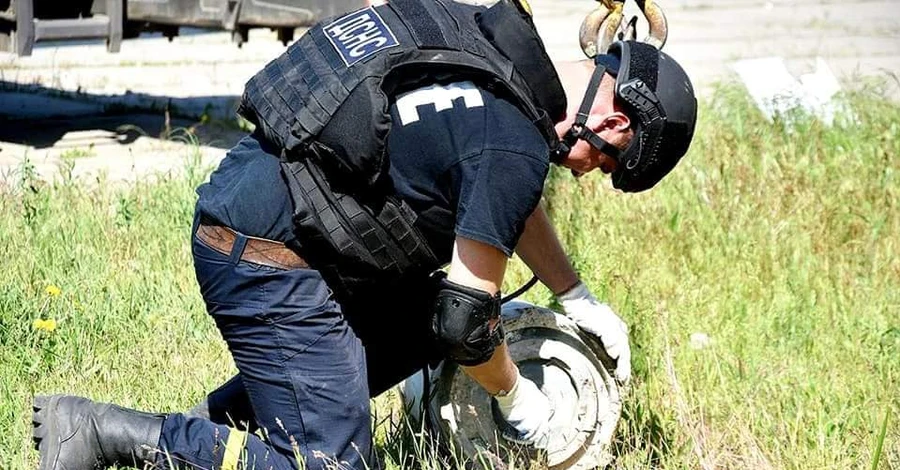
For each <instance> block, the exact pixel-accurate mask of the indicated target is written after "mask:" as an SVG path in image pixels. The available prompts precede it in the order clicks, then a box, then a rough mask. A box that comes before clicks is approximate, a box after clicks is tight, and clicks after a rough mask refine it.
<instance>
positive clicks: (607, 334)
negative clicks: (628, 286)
mask: <svg viewBox="0 0 900 470" xmlns="http://www.w3.org/2000/svg"><path fill="white" fill-rule="evenodd" d="M557 300H558V301H559V303H560V305H562V308H563V311H564V312H565V314H566V316H568V317H569V318H571V319H572V320H574V321H575V324H577V325H578V327H579V328H581V329H582V330H584V331H585V332H587V333H589V334H592V335H594V336H596V337H597V339H599V340H600V343H601V344H603V347H604V349H606V354H608V355H609V357H610V358H612V359H613V360H615V361H616V379H618V380H619V381H620V382H622V383H626V382H628V380H629V379H630V378H631V348H630V346H629V345H628V326H626V325H625V322H623V321H622V319H621V318H619V316H618V315H616V312H614V311H613V309H612V308H610V306H609V305H607V304H605V303H601V302H599V301H598V300H597V299H596V298H594V295H593V294H591V292H590V291H589V290H588V288H587V286H585V285H584V283H582V282H581V281H579V282H578V284H576V285H575V287H573V288H571V289H569V290H568V291H566V292H564V293H562V294H560V295H559V296H557Z"/></svg>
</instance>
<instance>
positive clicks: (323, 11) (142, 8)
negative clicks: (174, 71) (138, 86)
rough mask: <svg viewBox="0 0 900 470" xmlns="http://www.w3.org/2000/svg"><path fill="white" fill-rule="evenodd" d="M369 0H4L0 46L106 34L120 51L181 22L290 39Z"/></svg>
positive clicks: (169, 32) (15, 48)
mask: <svg viewBox="0 0 900 470" xmlns="http://www.w3.org/2000/svg"><path fill="white" fill-rule="evenodd" d="M368 3H369V0H0V50H5V51H10V52H14V53H16V54H18V55H20V56H25V55H30V54H31V50H32V48H33V47H34V43H35V42H38V41H46V40H65V39H105V40H106V43H107V49H108V50H109V51H110V52H118V51H119V47H120V45H121V42H122V40H123V38H124V39H128V38H134V37H137V36H138V35H139V34H140V33H141V32H144V31H157V32H162V34H164V35H165V36H166V37H168V38H169V39H171V38H173V37H175V36H177V35H178V33H179V29H180V28H181V27H195V28H209V29H218V30H225V31H231V33H232V37H233V38H234V41H235V43H236V44H238V46H240V45H241V44H243V43H244V42H246V41H247V38H248V34H249V31H250V29H251V28H270V29H273V30H275V31H277V32H278V39H279V40H281V41H282V42H283V43H284V44H287V43H289V42H291V41H292V40H293V39H294V30H295V29H296V28H301V27H306V26H310V25H311V24H313V23H314V22H315V21H317V20H318V19H320V18H323V17H327V16H331V15H336V14H340V13H343V12H346V11H350V10H352V9H355V8H359V7H362V6H365V5H366V4H368Z"/></svg>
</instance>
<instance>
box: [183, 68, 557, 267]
mask: <svg viewBox="0 0 900 470" xmlns="http://www.w3.org/2000/svg"><path fill="white" fill-rule="evenodd" d="M390 112H391V117H392V119H393V125H392V128H391V133H390V135H389V137H388V155H389V158H390V164H391V167H390V175H391V177H392V179H393V182H394V186H395V188H396V190H397V193H398V195H399V196H400V197H401V198H403V199H404V200H406V202H407V203H408V204H409V205H410V206H411V207H412V208H413V210H415V211H416V212H417V213H418V214H419V219H418V221H417V226H418V228H419V229H420V230H421V231H422V233H423V234H424V235H425V237H426V238H427V239H428V241H429V244H430V245H431V247H432V249H433V250H434V252H435V253H436V254H437V255H438V257H439V258H440V259H441V260H443V261H445V262H447V261H449V260H450V255H451V253H452V248H453V239H454V237H455V236H456V235H459V236H462V237H465V238H469V239H474V240H478V241H481V242H484V243H487V244H489V245H492V246H494V247H496V248H497V249H499V250H501V251H503V253H505V254H506V255H507V256H511V255H512V253H513V250H514V249H515V246H516V244H517V243H518V240H519V237H520V236H521V234H522V230H523V229H524V224H525V220H526V219H527V218H528V216H529V215H530V214H531V212H533V211H534V209H535V207H536V206H537V204H538V202H539V200H540V197H541V193H542V192H543V185H544V180H545V178H546V176H547V171H548V170H549V154H548V149H547V144H546V143H545V141H544V140H543V138H542V137H541V135H540V134H539V133H538V131H537V129H536V128H535V127H534V126H533V125H532V124H531V122H530V121H529V120H528V119H527V118H526V117H525V115H523V114H522V113H521V112H520V111H519V110H518V109H517V108H516V107H515V106H513V105H512V104H511V103H509V102H508V101H506V100H503V99H499V98H497V97H495V96H494V95H492V94H491V93H488V92H487V91H484V90H481V89H478V88H476V87H475V86H474V85H473V84H472V83H470V82H460V83H454V84H450V85H444V86H437V85H435V86H430V87H425V88H421V89H418V90H415V91H412V92H409V93H406V94H404V95H401V96H399V97H397V100H396V102H395V103H394V104H393V105H392V106H391V109H390ZM360 132H364V131H363V130H360ZM277 155H278V151H277V150H276V149H271V148H266V145H265V144H264V143H261V142H260V140H259V139H257V138H256V137H255V136H253V135H251V136H248V137H246V138H244V139H243V140H242V141H241V142H240V143H238V145H236V146H235V147H234V148H233V149H231V150H230V151H229V152H228V155H226V157H225V158H224V159H223V160H222V162H221V164H220V166H219V168H218V169H217V170H216V171H215V172H213V174H212V175H211V176H210V181H209V183H206V184H204V185H202V186H200V187H199V188H198V189H197V193H198V195H199V200H198V202H197V207H198V210H199V211H200V212H201V213H202V214H203V215H205V216H207V217H209V218H212V219H214V220H217V221H219V222H220V223H222V224H224V225H227V226H229V227H231V228H233V229H235V230H237V231H239V232H242V233H244V234H246V235H250V236H255V237H261V238H268V239H272V240H279V241H287V240H289V239H290V237H292V234H291V224H292V222H291V213H292V203H291V199H290V195H289V194H288V189H287V185H286V184H285V183H284V180H283V178H282V176H281V168H280V166H279V163H278V157H277ZM301 243H302V240H301Z"/></svg>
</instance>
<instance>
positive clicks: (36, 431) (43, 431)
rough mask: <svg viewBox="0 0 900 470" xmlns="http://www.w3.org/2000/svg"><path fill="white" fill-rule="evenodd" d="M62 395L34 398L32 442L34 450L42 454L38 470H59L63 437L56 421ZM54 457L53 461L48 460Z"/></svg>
mask: <svg viewBox="0 0 900 470" xmlns="http://www.w3.org/2000/svg"><path fill="white" fill-rule="evenodd" d="M60 398H61V396H60V395H52V396H46V395H38V396H35V397H34V403H33V405H32V409H33V413H32V415H31V423H32V433H31V436H32V440H33V441H34V448H35V449H37V451H38V453H39V454H40V466H39V467H38V470H53V469H57V465H56V464H57V460H58V459H59V450H60V446H61V444H62V442H63V441H64V439H63V437H64V436H60V435H59V424H58V422H57V420H56V419H54V418H55V417H56V408H57V405H58V404H59V399H60ZM48 456H52V459H48Z"/></svg>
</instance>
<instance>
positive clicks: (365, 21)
mask: <svg viewBox="0 0 900 470" xmlns="http://www.w3.org/2000/svg"><path fill="white" fill-rule="evenodd" d="M462 80H470V81H472V82H474V83H475V84H476V85H477V86H479V87H482V88H484V89H486V90H489V91H491V92H492V93H494V94H497V95H498V96H501V97H503V98H506V99H508V100H510V101H511V102H512V103H514V104H516V105H517V106H518V108H519V109H520V110H521V111H522V112H523V113H524V114H525V115H526V116H527V117H528V118H529V119H531V121H532V122H533V123H534V124H535V126H536V127H537V129H538V130H539V131H540V132H541V135H543V136H544V137H545V139H546V140H547V142H548V144H549V145H550V148H551V149H553V148H556V146H557V144H558V140H557V135H556V132H555V130H554V127H553V124H554V123H555V122H556V121H558V120H560V119H561V118H562V117H563V115H564V113H565V110H566V100H565V94H564V92H563V89H562V86H561V84H560V82H559V77H558V76H557V75H556V72H555V70H554V68H553V65H552V63H551V61H550V59H549V57H547V54H546V51H545V49H544V46H543V43H542V41H541V40H540V38H539V36H538V34H537V32H536V30H535V28H534V24H533V23H532V21H531V18H530V16H528V15H527V14H526V13H525V12H524V10H523V9H522V8H521V7H517V6H514V5H512V4H510V3H508V2H507V1H506V0H501V1H500V2H499V3H497V4H496V5H494V6H492V7H490V8H485V7H480V6H473V5H465V4H461V3H456V2H454V1H452V0H391V1H390V2H389V3H388V4H385V5H379V6H375V7H368V8H364V9H361V10H357V11H354V12H351V13H348V14H345V15H343V16H340V17H337V18H335V19H329V20H325V21H322V22H320V23H319V24H318V25H316V26H314V27H313V28H311V29H310V30H309V31H308V32H307V33H305V34H304V35H303V36H302V37H301V38H300V39H299V40H298V41H297V42H295V43H294V44H292V45H291V46H290V47H289V48H288V49H287V50H286V51H285V53H283V54H282V55H281V56H279V57H278V58H276V59H274V60H273V61H271V62H270V63H269V64H267V65H266V66H265V67H264V68H263V69H262V70H261V71H260V72H259V73H257V74H256V75H255V76H253V77H252V78H251V79H250V80H249V81H248V82H247V84H246V87H245V91H244V95H243V97H242V100H241V105H240V108H239V110H238V112H239V113H240V114H241V115H242V116H243V117H244V118H246V119H247V120H248V121H250V122H252V123H253V124H254V125H256V127H257V129H258V130H259V131H260V132H262V134H263V136H264V137H265V138H266V139H267V140H269V141H270V142H271V143H273V144H274V145H277V146H278V147H279V148H281V149H282V155H281V157H282V169H283V173H284V176H285V179H286V181H287V184H288V186H289V190H290V194H291V197H292V199H293V202H294V214H293V220H294V231H295V235H296V243H297V245H296V246H294V247H293V248H294V249H296V250H298V251H299V252H300V253H301V255H303V256H304V257H305V258H306V259H307V261H308V262H309V263H310V264H311V265H312V266H313V267H315V268H316V269H318V270H320V271H321V272H322V274H323V276H324V277H325V279H326V280H327V281H328V282H329V285H331V286H332V288H333V289H334V290H335V293H336V294H338V296H339V297H343V298H345V299H346V298H348V297H350V296H353V295H354V294H357V293H360V292H361V291H362V290H364V289H365V287H366V286H367V285H371V284H372V282H371V281H372V280H375V281H377V280H379V279H386V278H388V277H392V278H399V277H401V276H402V275H403V274H406V273H428V272H431V271H433V270H435V269H438V268H440V266H441V265H443V264H445V263H446V262H448V261H449V260H439V259H437V258H436V257H435V256H434V254H433V253H432V251H431V250H430V248H429V247H428V244H427V242H426V241H425V240H424V239H423V237H422V236H421V235H420V234H419V232H418V231H417V229H416V228H415V226H414V223H415V220H416V215H415V213H414V212H413V211H412V210H411V209H410V208H409V207H407V206H406V205H405V203H403V201H401V200H400V199H399V198H396V197H394V194H393V190H392V187H391V182H390V181H389V178H388V175H387V173H388V165H389V162H388V157H387V155H386V154H385V153H386V152H385V147H386V140H387V134H388V132H389V131H390V127H391V117H390V114H389V107H390V105H391V103H392V102H393V99H394V97H395V96H397V95H398V94H400V93H403V92H405V91H410V90H413V89H416V88H419V87H422V86H426V85H430V84H434V83H450V82H457V81H462Z"/></svg>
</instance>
